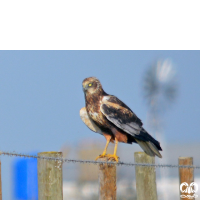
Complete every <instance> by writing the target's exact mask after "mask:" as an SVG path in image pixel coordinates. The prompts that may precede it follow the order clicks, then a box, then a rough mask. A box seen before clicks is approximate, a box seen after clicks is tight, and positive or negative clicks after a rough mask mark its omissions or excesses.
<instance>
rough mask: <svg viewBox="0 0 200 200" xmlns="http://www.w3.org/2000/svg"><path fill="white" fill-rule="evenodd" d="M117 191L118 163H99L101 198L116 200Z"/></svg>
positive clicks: (101, 199)
mask: <svg viewBox="0 0 200 200" xmlns="http://www.w3.org/2000/svg"><path fill="white" fill-rule="evenodd" d="M99 161H107V158H101V159H99ZM116 191H117V186H116V165H113V164H112V165H109V164H99V200H116V199H117V198H116Z"/></svg>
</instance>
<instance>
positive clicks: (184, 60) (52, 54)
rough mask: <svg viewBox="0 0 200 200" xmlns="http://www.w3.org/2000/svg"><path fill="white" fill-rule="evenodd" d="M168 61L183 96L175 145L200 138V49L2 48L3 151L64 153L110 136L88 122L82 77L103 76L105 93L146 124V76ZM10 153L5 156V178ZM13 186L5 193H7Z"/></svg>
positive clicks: (171, 123)
mask: <svg viewBox="0 0 200 200" xmlns="http://www.w3.org/2000/svg"><path fill="white" fill-rule="evenodd" d="M160 58H161V59H166V58H169V59H171V60H172V62H173V63H174V65H175V67H176V70H177V78H178V86H179V87H178V89H179V92H178V96H177V99H176V101H175V103H174V104H173V105H172V107H171V109H169V110H168V112H167V113H166V115H165V118H164V119H165V138H166V141H167V142H169V143H186V142H190V143H199V142H200V134H199V130H200V123H199V119H200V106H199V101H200V89H199V86H200V51H0V80H1V81H0V93H1V98H0V105H1V106H0V120H1V126H0V135H1V140H0V150H4V151H16V152H25V153H26V152H31V151H35V150H38V151H58V150H59V149H60V148H61V146H63V144H64V143H65V144H69V145H71V146H74V148H76V147H77V144H78V143H79V142H80V141H81V140H82V139H87V138H93V139H96V140H102V141H104V138H103V137H101V136H100V135H98V134H95V133H93V132H91V131H90V130H89V129H88V128H87V127H86V126H85V125H84V124H83V122H82V121H81V119H80V117H79V110H80V108H82V107H83V106H84V104H85V102H84V95H83V91H82V80H83V79H84V78H86V77H89V76H96V77H97V78H98V79H99V80H100V81H101V83H102V85H103V88H104V90H105V91H106V92H107V93H109V94H113V95H115V96H117V97H118V98H119V99H121V100H122V101H123V102H125V103H126V104H127V105H128V106H129V107H130V108H131V109H132V110H133V111H134V112H135V113H136V114H137V115H138V117H139V118H140V119H142V121H143V122H144V126H146V125H145V123H146V116H147V106H146V104H145V101H144V99H143V96H142V80H143V76H144V73H145V72H146V70H147V69H148V67H149V66H150V65H151V64H152V63H153V62H154V61H156V60H157V59H160ZM9 164H10V158H5V157H3V158H2V170H5V173H4V174H3V175H2V176H3V177H2V181H5V180H6V176H7V175H8V173H9V172H8V170H6V169H7V167H8V165H9ZM6 188H7V186H6V183H5V188H3V190H5V193H6Z"/></svg>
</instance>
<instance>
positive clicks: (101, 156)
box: [95, 153, 107, 160]
mask: <svg viewBox="0 0 200 200" xmlns="http://www.w3.org/2000/svg"><path fill="white" fill-rule="evenodd" d="M105 157H107V155H106V154H104V153H103V154H101V155H99V156H97V157H96V158H95V160H98V159H99V158H105Z"/></svg>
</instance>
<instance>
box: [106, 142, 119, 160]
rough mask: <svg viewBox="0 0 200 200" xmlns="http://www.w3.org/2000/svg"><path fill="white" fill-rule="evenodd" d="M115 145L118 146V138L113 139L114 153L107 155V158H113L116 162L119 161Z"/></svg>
mask: <svg viewBox="0 0 200 200" xmlns="http://www.w3.org/2000/svg"><path fill="white" fill-rule="evenodd" d="M117 146H118V140H117V139H115V148H114V154H113V155H108V158H109V159H111V160H114V161H116V162H118V161H119V157H118V156H117Z"/></svg>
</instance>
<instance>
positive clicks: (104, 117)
mask: <svg viewBox="0 0 200 200" xmlns="http://www.w3.org/2000/svg"><path fill="white" fill-rule="evenodd" d="M83 91H84V94H85V103H86V106H85V107H83V108H82V109H81V110H80V116H81V119H82V120H83V122H84V123H85V124H86V125H87V126H88V127H89V128H90V129H91V130H92V131H94V132H97V133H100V134H101V135H103V136H104V137H105V138H106V140H107V143H106V147H105V149H104V151H103V153H102V154H101V155H99V156H98V157H97V158H96V160H97V159H98V158H103V157H107V158H108V159H113V160H115V161H117V162H118V159H119V157H118V156H117V155H116V153H117V145H118V142H124V143H128V144H132V143H133V142H135V143H138V144H139V145H140V147H141V148H142V149H143V150H144V152H145V153H146V154H148V155H150V156H155V155H156V156H158V157H159V158H162V156H161V154H160V152H159V151H162V149H161V147H160V143H159V142H158V141H157V140H155V139H154V138H153V137H152V136H151V135H150V134H149V133H147V131H146V130H145V129H144V128H143V127H142V125H143V124H142V122H141V120H140V119H139V118H138V117H137V116H136V115H135V113H134V112H133V111H132V110H131V109H130V108H129V107H128V106H127V105H126V104H124V103H123V102H122V101H120V100H119V99H118V98H117V97H115V96H113V95H109V94H107V93H106V92H105V91H104V90H103V88H102V85H101V83H100V81H99V80H98V79H97V78H95V77H90V78H86V79H84V80H83ZM109 142H115V149H114V154H113V155H110V154H106V151H107V147H108V144H109Z"/></svg>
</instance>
